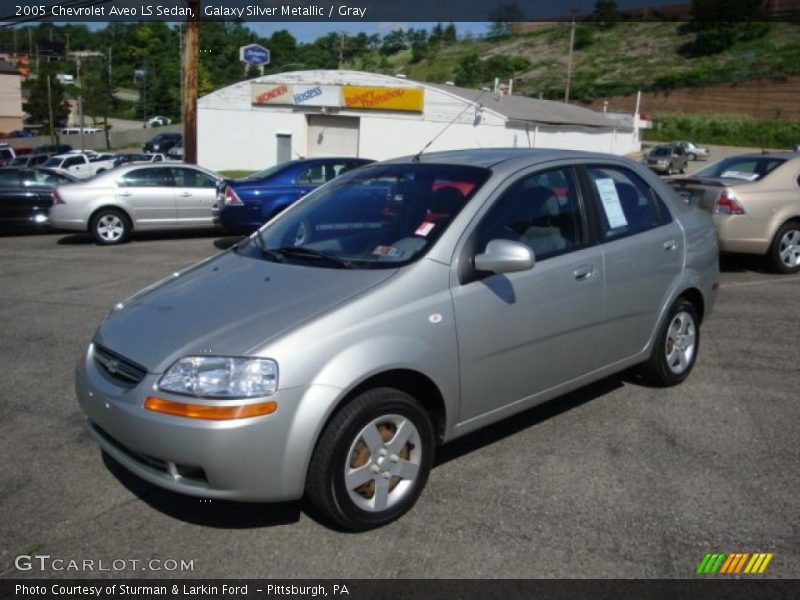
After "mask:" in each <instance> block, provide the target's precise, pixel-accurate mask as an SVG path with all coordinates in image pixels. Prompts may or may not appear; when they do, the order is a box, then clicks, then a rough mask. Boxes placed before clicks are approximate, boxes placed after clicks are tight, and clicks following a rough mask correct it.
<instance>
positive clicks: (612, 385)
mask: <svg viewBox="0 0 800 600" xmlns="http://www.w3.org/2000/svg"><path fill="white" fill-rule="evenodd" d="M626 384H633V385H646V383H644V382H643V381H642V380H641V379H640V377H639V376H638V374H637V371H636V370H634V369H631V370H629V371H624V372H622V373H620V374H617V375H612V376H610V377H607V378H605V379H602V380H600V381H598V382H596V383H593V384H590V385H588V386H586V387H583V388H580V389H578V390H575V391H573V392H570V393H568V394H565V395H563V396H559V397H558V398H554V399H553V400H550V401H548V402H545V403H543V404H540V405H539V406H535V407H533V408H531V409H529V410H527V411H525V412H522V413H519V414H516V415H513V416H511V417H509V418H507V419H504V420H502V421H500V422H498V423H495V424H493V425H489V426H487V427H484V428H482V429H480V430H478V431H475V432H473V433H470V434H467V435H465V436H464V437H461V438H458V439H456V440H454V441H452V442H449V443H448V444H445V445H444V446H442V447H441V448H439V449H438V450H437V453H436V460H435V462H434V465H433V467H434V468H437V467H439V466H442V465H444V464H447V463H448V462H450V461H452V460H456V459H458V458H461V457H462V456H465V455H467V454H470V453H471V452H474V451H476V450H480V449H481V448H484V447H486V446H489V445H491V444H494V443H496V442H499V441H501V440H503V439H505V438H507V437H509V436H512V435H515V434H517V433H519V432H520V431H523V430H525V429H528V428H529V427H533V426H535V425H538V424H539V423H543V422H544V421H547V420H548V419H551V418H553V417H556V416H558V415H560V414H562V413H564V412H567V411H569V410H572V409H574V408H577V407H579V406H581V405H583V404H586V403H587V402H590V401H592V400H594V399H596V398H599V397H601V396H605V395H606V394H609V393H611V392H613V391H614V390H617V389H619V388H621V387H623V386H624V385H626ZM103 462H104V464H105V466H106V468H107V469H108V470H109V472H110V473H111V474H112V475H113V476H114V477H115V478H116V479H117V480H118V481H119V482H120V483H121V484H122V485H123V486H125V487H126V488H127V489H128V490H129V491H130V492H131V493H132V494H134V495H135V496H137V497H138V498H139V499H140V500H142V501H143V502H145V503H146V504H147V505H149V506H150V507H151V508H154V509H155V510H157V511H159V512H161V513H164V514H166V515H168V516H170V517H172V518H174V519H178V520H180V521H184V522H186V523H191V524H193V525H201V526H205V527H214V528H220V529H250V528H258V527H273V526H277V525H289V524H292V523H296V522H298V521H299V519H300V514H301V513H304V514H305V515H306V516H308V517H309V518H310V519H312V520H314V521H315V522H317V523H318V524H319V525H321V526H323V527H327V528H329V529H333V530H335V531H338V532H341V533H352V532H350V531H348V530H346V529H343V528H341V527H340V526H338V525H337V524H336V523H333V522H331V521H329V520H328V519H327V518H326V517H325V516H324V515H321V514H319V513H318V511H317V510H316V509H314V507H313V506H311V505H310V504H309V503H308V502H307V501H306V500H305V499H303V500H297V501H294V502H283V503H275V504H269V503H252V504H251V503H244V502H231V501H226V500H209V499H206V498H196V497H192V496H186V495H183V494H178V493H175V492H171V491H169V490H165V489H163V488H161V487H158V486H156V485H153V484H151V483H149V482H147V481H145V480H144V479H141V478H139V477H138V476H137V475H135V474H133V473H131V472H130V471H128V470H127V469H126V468H125V467H123V466H122V465H120V464H119V463H118V462H117V461H116V460H114V458H113V457H111V456H110V455H108V454H106V453H105V452H103Z"/></svg>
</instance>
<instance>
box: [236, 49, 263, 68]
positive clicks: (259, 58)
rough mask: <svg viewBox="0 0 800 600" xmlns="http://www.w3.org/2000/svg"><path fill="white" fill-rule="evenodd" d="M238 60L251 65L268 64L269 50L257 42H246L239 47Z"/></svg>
mask: <svg viewBox="0 0 800 600" xmlns="http://www.w3.org/2000/svg"><path fill="white" fill-rule="evenodd" d="M239 60H240V61H242V62H244V63H248V64H251V65H256V66H259V65H268V64H269V50H267V49H266V48H264V46H259V45H258V44H248V45H247V46H241V47H240V48H239Z"/></svg>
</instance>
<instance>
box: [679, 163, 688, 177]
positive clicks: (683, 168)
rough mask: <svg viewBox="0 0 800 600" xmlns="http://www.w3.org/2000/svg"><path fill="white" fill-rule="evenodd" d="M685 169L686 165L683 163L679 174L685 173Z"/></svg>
mask: <svg viewBox="0 0 800 600" xmlns="http://www.w3.org/2000/svg"><path fill="white" fill-rule="evenodd" d="M686 169H687V165H683V166H682V167H681V170H680V174H681V175H686Z"/></svg>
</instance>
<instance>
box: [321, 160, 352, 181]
mask: <svg viewBox="0 0 800 600" xmlns="http://www.w3.org/2000/svg"><path fill="white" fill-rule="evenodd" d="M352 168H353V163H350V162H335V163H330V164H328V165H325V181H331V180H332V179H336V178H337V177H338V176H339V175H341V174H342V173H344V172H345V171H349V170H350V169H352Z"/></svg>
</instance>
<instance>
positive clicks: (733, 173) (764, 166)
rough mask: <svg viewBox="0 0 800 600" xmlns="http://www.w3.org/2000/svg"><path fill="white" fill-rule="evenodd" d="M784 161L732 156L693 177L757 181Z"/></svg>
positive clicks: (773, 158) (770, 158) (766, 157)
mask: <svg viewBox="0 0 800 600" xmlns="http://www.w3.org/2000/svg"><path fill="white" fill-rule="evenodd" d="M785 162H786V160H785V159H783V158H775V157H770V156H734V157H731V158H726V159H725V160H721V161H719V162H718V163H714V164H713V165H709V166H707V167H706V168H705V169H702V170H700V171H698V172H697V173H695V174H694V177H700V178H703V177H706V178H712V179H743V180H745V181H758V180H759V179H761V178H762V177H764V176H766V175H768V174H769V173H771V172H772V171H774V170H775V169H777V168H778V167H779V166H781V165H782V164H783V163H785Z"/></svg>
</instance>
